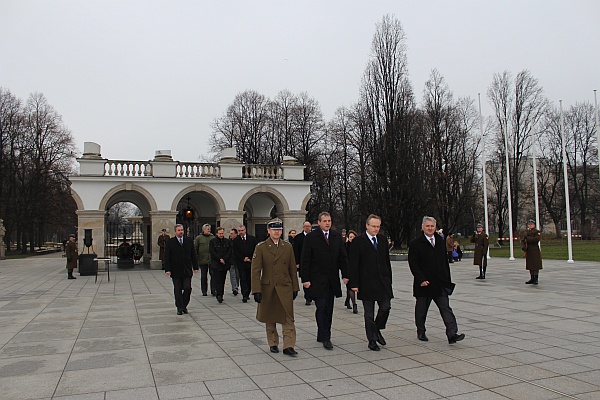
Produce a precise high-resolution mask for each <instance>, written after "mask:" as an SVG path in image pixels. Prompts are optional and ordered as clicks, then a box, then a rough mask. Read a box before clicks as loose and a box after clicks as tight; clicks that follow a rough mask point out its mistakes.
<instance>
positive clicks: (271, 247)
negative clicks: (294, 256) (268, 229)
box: [267, 237, 285, 261]
mask: <svg viewBox="0 0 600 400" xmlns="http://www.w3.org/2000/svg"><path fill="white" fill-rule="evenodd" d="M284 242H285V241H284V240H283V239H281V238H279V243H278V246H276V245H275V242H273V239H271V237H269V238H267V249H268V250H269V251H270V252H271V253H272V254H274V255H275V261H277V259H278V258H279V256H280V255H281V254H283V252H282V251H281V249H282V248H283V246H285V244H284Z"/></svg>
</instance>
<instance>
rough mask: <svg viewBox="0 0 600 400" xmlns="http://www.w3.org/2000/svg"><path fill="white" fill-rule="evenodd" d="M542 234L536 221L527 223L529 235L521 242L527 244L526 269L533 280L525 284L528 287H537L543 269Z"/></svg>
mask: <svg viewBox="0 0 600 400" xmlns="http://www.w3.org/2000/svg"><path fill="white" fill-rule="evenodd" d="M541 236H542V234H541V233H540V231H539V230H537V229H536V228H535V221H534V220H532V219H530V220H529V221H527V234H526V235H525V237H524V238H523V239H522V240H521V241H522V242H524V244H526V247H525V248H526V250H525V269H526V270H528V271H529V274H530V275H531V279H529V280H528V281H527V282H525V283H526V284H528V285H531V284H533V285H537V284H538V282H539V276H540V269H542V252H541V251H540V238H541Z"/></svg>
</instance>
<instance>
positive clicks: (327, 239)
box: [325, 232, 329, 243]
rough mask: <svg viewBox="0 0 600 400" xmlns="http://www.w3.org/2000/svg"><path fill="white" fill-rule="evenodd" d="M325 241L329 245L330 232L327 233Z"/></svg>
mask: <svg viewBox="0 0 600 400" xmlns="http://www.w3.org/2000/svg"><path fill="white" fill-rule="evenodd" d="M325 240H326V241H327V243H329V232H325Z"/></svg>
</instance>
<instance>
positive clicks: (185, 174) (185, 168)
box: [175, 162, 221, 178]
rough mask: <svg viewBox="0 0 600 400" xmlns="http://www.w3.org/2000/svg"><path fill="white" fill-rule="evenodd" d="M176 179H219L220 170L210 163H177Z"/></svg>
mask: <svg viewBox="0 0 600 400" xmlns="http://www.w3.org/2000/svg"><path fill="white" fill-rule="evenodd" d="M175 176H176V177H178V178H220V177H221V168H220V167H219V165H218V164H212V163H191V162H179V163H178V164H177V174H176V175H175Z"/></svg>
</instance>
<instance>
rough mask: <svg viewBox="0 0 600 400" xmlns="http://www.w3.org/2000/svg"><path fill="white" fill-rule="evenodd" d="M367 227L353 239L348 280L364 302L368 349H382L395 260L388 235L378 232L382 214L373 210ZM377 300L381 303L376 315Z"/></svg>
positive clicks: (389, 305)
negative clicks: (390, 249) (382, 331)
mask: <svg viewBox="0 0 600 400" xmlns="http://www.w3.org/2000/svg"><path fill="white" fill-rule="evenodd" d="M366 228H367V231H366V232H365V233H364V234H362V235H360V236H358V237H356V238H355V239H354V240H353V241H352V256H351V257H349V275H350V282H349V283H348V284H349V285H350V287H351V288H352V290H354V291H355V292H356V293H357V294H358V298H359V299H360V300H362V302H363V309H364V318H365V330H366V333H367V340H368V341H369V349H370V350H373V351H379V346H378V345H377V343H379V344H381V345H382V346H385V345H386V342H385V339H384V338H383V336H382V334H381V330H383V329H385V326H386V324H387V320H388V318H389V316H390V309H391V300H392V299H393V298H394V294H393V292H392V263H391V262H390V252H389V250H388V246H387V238H386V237H385V236H384V235H382V234H380V233H379V230H380V229H381V218H380V217H378V216H377V215H374V214H371V215H369V217H368V218H367V223H366ZM375 302H377V306H378V307H379V308H378V310H377V316H375Z"/></svg>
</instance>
